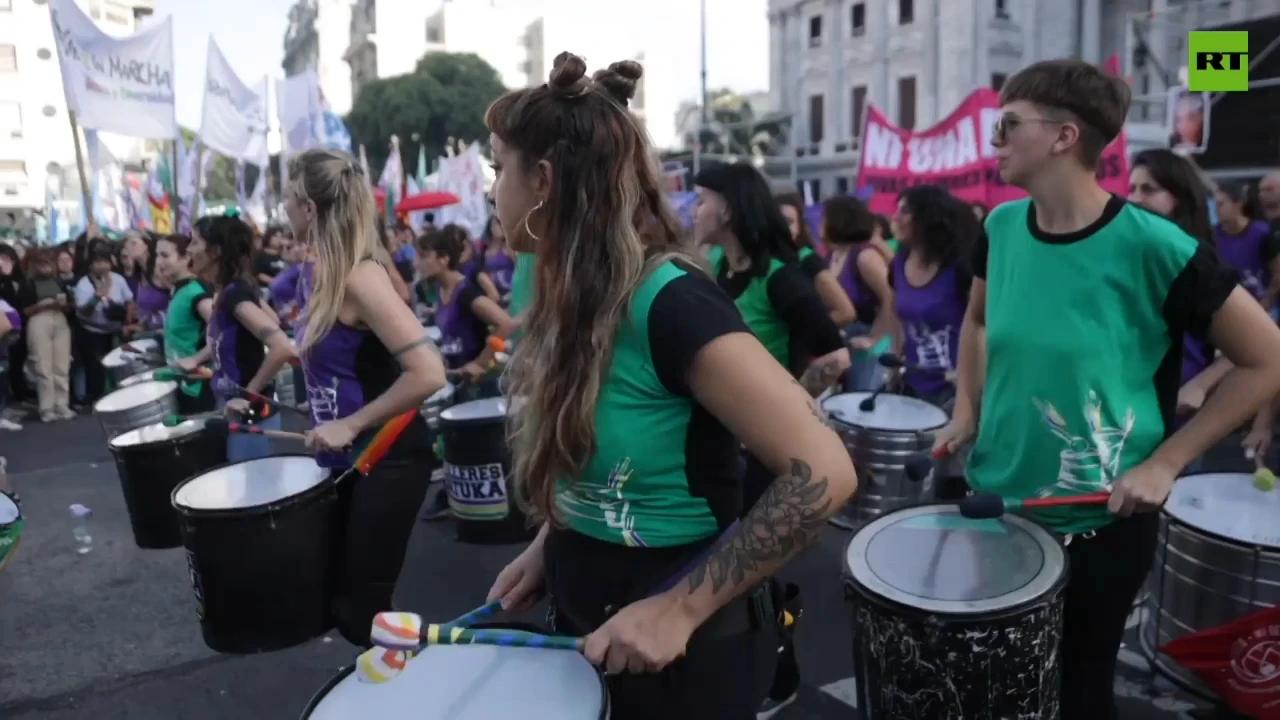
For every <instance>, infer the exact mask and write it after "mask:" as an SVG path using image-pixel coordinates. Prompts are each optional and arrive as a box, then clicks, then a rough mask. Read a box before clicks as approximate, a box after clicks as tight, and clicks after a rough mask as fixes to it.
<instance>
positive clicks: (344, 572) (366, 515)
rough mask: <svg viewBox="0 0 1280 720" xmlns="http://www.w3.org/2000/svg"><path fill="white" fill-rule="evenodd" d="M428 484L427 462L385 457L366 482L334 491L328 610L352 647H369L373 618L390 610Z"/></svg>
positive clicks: (350, 483)
mask: <svg viewBox="0 0 1280 720" xmlns="http://www.w3.org/2000/svg"><path fill="white" fill-rule="evenodd" d="M335 474H336V473H335ZM429 481H430V457H429V456H427V457H425V458H424V457H422V456H421V455H420V454H419V453H412V454H404V455H399V456H396V457H388V458H386V459H384V460H383V461H382V462H380V463H379V464H378V465H377V466H376V467H375V468H374V469H373V471H372V472H371V473H369V475H368V476H367V477H363V476H359V475H356V476H355V477H351V478H347V479H346V480H344V481H343V483H342V485H340V486H339V487H338V514H339V518H340V519H341V522H340V525H339V528H340V529H339V532H338V536H337V537H336V538H335V545H334V554H335V558H334V562H335V567H336V568H337V571H336V573H335V575H336V587H335V589H334V596H333V602H332V607H333V615H334V622H335V624H336V625H337V628H338V632H340V633H342V637H344V638H346V639H347V641H348V642H350V643H351V644H353V645H357V646H360V647H366V648H367V647H370V643H369V628H370V627H371V625H372V624H373V616H374V615H377V614H378V613H380V612H384V611H387V610H394V609H395V608H394V607H393V604H392V595H393V593H394V592H395V587H396V580H397V579H398V578H399V577H400V567H401V565H403V564H404V555H405V548H406V546H407V545H408V544H409V536H410V535H411V534H412V532H413V526H414V522H415V520H416V519H417V517H418V508H419V507H420V506H421V505H422V499H423V498H424V497H425V496H426V492H427V484H428V482H429Z"/></svg>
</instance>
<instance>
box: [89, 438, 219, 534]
mask: <svg viewBox="0 0 1280 720" xmlns="http://www.w3.org/2000/svg"><path fill="white" fill-rule="evenodd" d="M107 445H108V447H110V448H111V454H112V455H113V456H115V459H116V472H117V473H119V475H120V489H121V490H123V491H124V504H125V508H126V509H127V510H128V512H129V525H130V526H131V527H132V528H133V541H134V543H136V544H137V546H138V547H140V548H144V549H167V548H176V547H180V546H181V545H182V531H181V529H180V527H179V523H178V513H177V511H176V510H174V508H173V502H172V501H171V500H170V497H171V496H172V495H173V489H174V488H176V487H177V486H178V483H180V482H182V481H183V480H186V479H187V478H189V477H193V476H195V475H198V474H200V473H202V472H204V471H205V470H208V469H210V468H213V467H217V466H218V465H221V464H223V463H225V462H226V461H227V431H226V428H221V429H215V428H210V427H206V426H205V424H204V423H202V422H194V421H187V422H184V423H182V424H181V425H176V426H174V427H166V426H165V425H164V424H163V423H156V424H154V425H148V426H146V427H143V428H138V429H137V430H130V431H129V432H127V433H123V434H121V435H117V436H116V437H114V438H112V439H111V441H110V442H108V443H107Z"/></svg>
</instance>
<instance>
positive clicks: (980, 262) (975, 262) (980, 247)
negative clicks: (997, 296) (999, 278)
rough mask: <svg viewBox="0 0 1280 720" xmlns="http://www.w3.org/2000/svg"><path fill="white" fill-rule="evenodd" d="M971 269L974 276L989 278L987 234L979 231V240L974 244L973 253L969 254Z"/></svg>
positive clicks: (982, 278)
mask: <svg viewBox="0 0 1280 720" xmlns="http://www.w3.org/2000/svg"><path fill="white" fill-rule="evenodd" d="M969 265H970V270H972V271H973V277H975V278H978V279H979V280H986V279H987V234H986V233H979V234H978V241H977V242H975V243H974V244H973V253H972V254H971V255H970V256H969ZM971 279H972V278H971Z"/></svg>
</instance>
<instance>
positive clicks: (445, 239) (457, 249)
mask: <svg viewBox="0 0 1280 720" xmlns="http://www.w3.org/2000/svg"><path fill="white" fill-rule="evenodd" d="M453 227H457V226H455V225H446V226H445V227H444V228H443V229H441V230H436V231H434V232H430V233H427V234H426V235H423V236H422V238H421V239H420V244H419V247H421V249H422V250H424V251H430V252H433V253H435V254H436V255H437V256H439V257H442V258H444V260H445V265H446V266H447V267H448V268H449V269H450V270H457V269H458V266H459V265H461V264H462V253H463V251H464V250H466V243H467V242H469V241H468V240H467V236H466V235H465V231H464V232H463V233H461V234H460V233H458V232H456V231H452V230H450V228H453Z"/></svg>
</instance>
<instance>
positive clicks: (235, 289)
mask: <svg viewBox="0 0 1280 720" xmlns="http://www.w3.org/2000/svg"><path fill="white" fill-rule="evenodd" d="M260 300H261V297H260V296H259V295H258V290H257V288H256V286H254V285H253V284H252V283H250V282H249V281H247V280H237V281H236V282H233V283H231V284H230V285H228V286H227V287H226V289H224V290H223V291H222V298H221V299H220V300H219V301H218V302H219V304H220V305H221V306H222V311H223V312H225V313H227V314H228V315H230V316H232V317H235V314H236V308H238V307H240V303H246V302H247V303H249V304H251V305H257V304H258V302H259V301H260Z"/></svg>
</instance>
